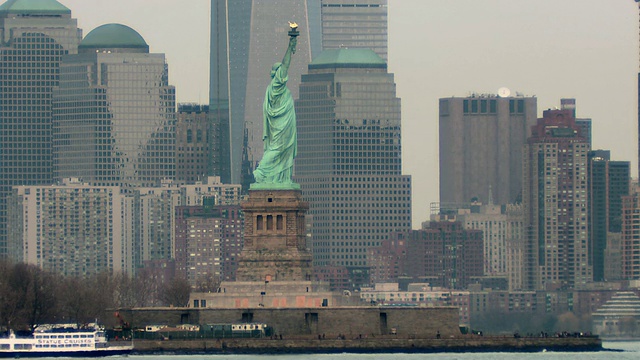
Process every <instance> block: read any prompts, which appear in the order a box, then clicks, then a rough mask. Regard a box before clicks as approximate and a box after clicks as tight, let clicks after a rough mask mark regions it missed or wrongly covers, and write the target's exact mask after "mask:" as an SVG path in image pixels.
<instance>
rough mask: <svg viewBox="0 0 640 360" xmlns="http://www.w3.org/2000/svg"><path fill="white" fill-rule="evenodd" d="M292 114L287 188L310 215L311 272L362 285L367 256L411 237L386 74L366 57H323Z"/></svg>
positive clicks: (407, 187) (406, 182) (392, 92)
mask: <svg viewBox="0 0 640 360" xmlns="http://www.w3.org/2000/svg"><path fill="white" fill-rule="evenodd" d="M296 113H297V122H298V157H297V159H296V167H295V181H296V182H298V183H299V184H300V186H301V188H302V192H303V196H304V197H305V199H306V200H307V201H309V203H310V211H309V213H310V214H311V215H313V221H314V224H313V229H314V230H313V256H314V265H315V266H345V267H347V269H348V270H349V272H350V275H351V277H352V279H356V278H360V279H361V280H358V282H360V281H362V282H364V283H368V279H367V278H368V276H366V275H367V272H368V270H367V269H368V266H369V263H368V259H367V250H368V249H369V248H371V247H378V246H380V244H381V242H382V240H384V239H386V238H387V235H388V233H390V232H394V231H405V230H409V229H411V177H410V176H408V175H402V165H401V141H400V126H401V124H400V123H401V114H400V99H399V98H397V97H396V85H395V83H394V79H393V74H389V73H388V72H387V64H386V63H385V61H384V60H383V59H382V58H380V57H379V56H378V55H376V54H375V53H374V52H373V51H372V50H370V49H337V50H325V51H324V52H322V53H321V54H320V55H319V56H318V57H316V58H315V59H314V60H313V62H312V63H311V64H309V73H308V74H306V75H303V76H302V84H301V85H300V98H299V99H298V100H297V101H296Z"/></svg>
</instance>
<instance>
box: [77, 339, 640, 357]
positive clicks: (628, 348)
mask: <svg viewBox="0 0 640 360" xmlns="http://www.w3.org/2000/svg"><path fill="white" fill-rule="evenodd" d="M603 347H604V348H605V349H610V350H620V351H600V352H586V353H583V352H539V353H509V352H488V353H437V354H401V353H396V354H313V355H306V354H304V355H301V354H296V355H163V356H158V355H130V356H128V357H126V356H114V357H109V358H108V359H109V360H117V359H127V360H152V359H160V360H169V359H171V360H173V359H176V360H293V359H305V360H307V359H317V360H396V359H403V360H404V359H407V360H418V359H420V360H424V359H427V360H435V359H438V360H441V359H442V360H467V359H469V360H470V359H474V360H475V359H480V360H490V359H491V360H493V359H496V360H503V359H504V360H507V359H508V360H512V359H525V360H542V359H545V360H546V359H552V360H601V359H602V360H623V359H624V360H627V359H628V360H631V359H633V360H638V359H640V342H624V341H621V342H605V343H604V344H603ZM87 360H88V359H87Z"/></svg>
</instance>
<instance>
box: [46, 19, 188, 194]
mask: <svg viewBox="0 0 640 360" xmlns="http://www.w3.org/2000/svg"><path fill="white" fill-rule="evenodd" d="M78 52H79V53H78V54H77V55H71V56H67V57H65V58H64V59H63V60H62V62H61V64H60V86H59V87H58V88H56V89H55V91H54V94H53V153H54V161H53V163H54V173H55V178H56V179H62V178H68V177H80V178H82V179H83V181H85V182H88V183H90V184H92V185H103V186H121V187H123V188H135V187H153V186H160V184H161V182H162V181H163V180H165V179H173V178H174V177H175V88H174V87H173V86H171V85H169V75H168V70H167V63H166V61H165V56H164V54H150V53H149V45H147V43H146V42H145V41H144V39H143V38H142V36H140V34H138V33H137V32H136V31H135V30H133V29H131V28H130V27H128V26H125V25H121V24H107V25H102V26H99V27H97V28H96V29H94V30H92V31H91V32H90V33H89V34H87V36H86V37H85V38H84V39H83V40H82V42H81V43H80V46H79V47H78Z"/></svg>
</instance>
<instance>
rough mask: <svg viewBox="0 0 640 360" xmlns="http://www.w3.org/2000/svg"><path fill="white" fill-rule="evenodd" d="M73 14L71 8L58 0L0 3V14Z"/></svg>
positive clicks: (25, 0) (12, 0) (15, 0)
mask: <svg viewBox="0 0 640 360" xmlns="http://www.w3.org/2000/svg"><path fill="white" fill-rule="evenodd" d="M2 13H5V14H7V13H8V14H27V15H31V14H37V15H62V14H71V10H69V8H67V7H66V6H64V5H62V4H60V3H59V2H57V1H56V0H8V1H7V2H5V3H4V4H2V5H0V14H2Z"/></svg>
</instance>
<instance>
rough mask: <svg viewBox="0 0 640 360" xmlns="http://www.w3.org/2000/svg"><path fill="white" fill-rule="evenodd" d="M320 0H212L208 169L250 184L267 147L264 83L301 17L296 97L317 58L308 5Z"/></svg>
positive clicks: (293, 71)
mask: <svg viewBox="0 0 640 360" xmlns="http://www.w3.org/2000/svg"><path fill="white" fill-rule="evenodd" d="M317 1H318V0H212V2H211V37H210V39H211V56H210V82H209V87H210V90H209V116H210V126H211V128H210V130H209V142H210V144H209V146H210V156H209V158H210V163H209V172H208V174H207V175H211V176H220V178H221V180H222V182H223V183H227V184H228V183H233V184H242V185H243V189H245V190H246V189H248V188H249V184H250V183H251V182H252V178H251V173H252V171H253V170H254V169H255V167H256V165H257V163H258V161H259V160H260V159H261V158H262V152H263V143H262V126H263V123H262V104H263V101H264V89H265V88H266V85H267V84H268V83H269V70H270V69H271V66H272V65H273V64H274V63H275V62H278V61H281V59H282V56H283V54H284V50H285V49H283V47H282V46H278V44H284V43H285V42H286V41H287V31H288V29H289V27H288V25H287V22H288V21H295V22H296V23H298V25H299V28H300V30H301V31H300V36H299V37H298V45H297V51H296V54H295V55H294V59H292V61H291V67H290V68H289V81H288V87H289V89H290V90H291V93H292V95H293V97H294V98H296V97H297V94H298V85H299V84H300V75H301V74H302V73H304V71H305V69H306V67H307V64H308V63H309V62H310V61H311V44H310V38H309V36H310V35H311V33H312V31H311V29H310V28H309V25H308V21H307V19H308V16H307V10H308V9H309V8H312V9H313V4H314V3H316V2H317ZM308 2H309V4H308ZM316 6H319V5H316ZM314 14H315V12H314ZM318 17H319V16H315V17H313V18H314V19H316V20H317V18H318ZM273 34H279V35H280V36H273ZM245 144H246V145H245Z"/></svg>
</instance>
